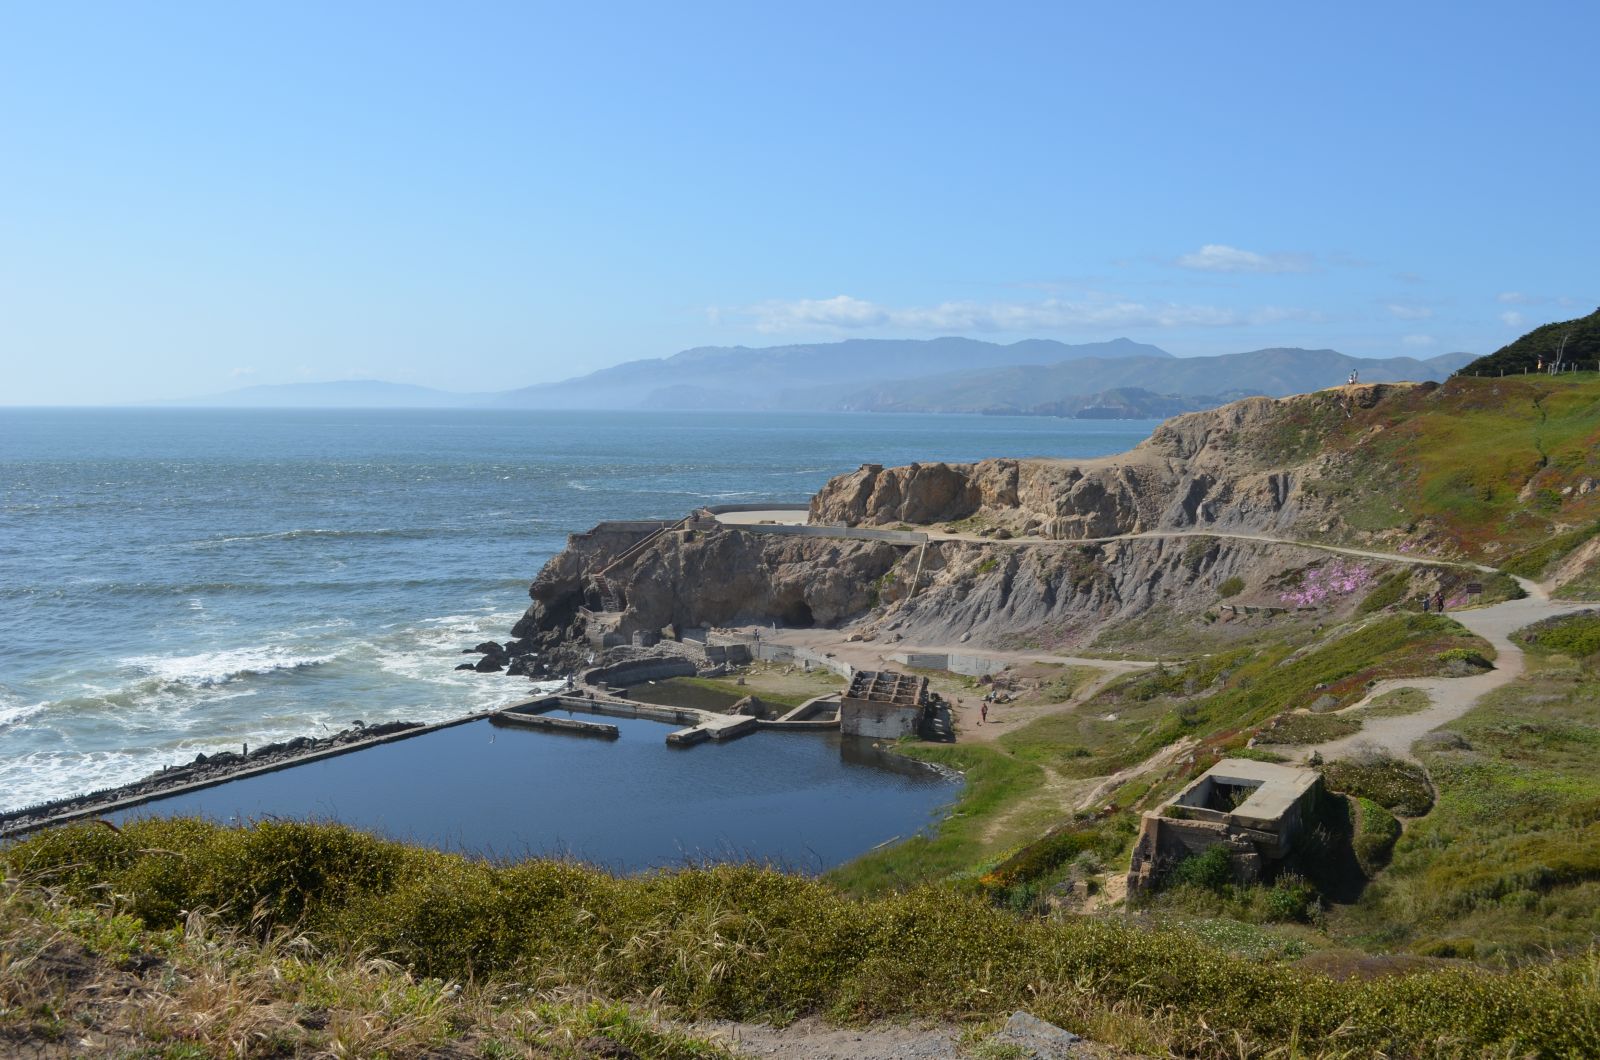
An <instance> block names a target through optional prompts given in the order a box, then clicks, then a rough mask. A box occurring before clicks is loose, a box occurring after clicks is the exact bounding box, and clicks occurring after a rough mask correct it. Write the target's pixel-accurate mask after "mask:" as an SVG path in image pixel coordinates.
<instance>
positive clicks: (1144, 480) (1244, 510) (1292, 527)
mask: <svg viewBox="0 0 1600 1060" xmlns="http://www.w3.org/2000/svg"><path fill="white" fill-rule="evenodd" d="M1401 389H1412V388H1411V387H1404V388H1402V387H1397V386H1390V385H1375V386H1367V387H1354V388H1345V389H1343V390H1341V391H1323V392H1320V393H1317V394H1305V395H1300V396H1297V397H1292V398H1283V399H1277V400H1274V399H1271V398H1251V399H1248V400H1245V401H1239V402H1235V403H1234V404H1231V405H1227V406H1224V407H1222V408H1219V409H1212V410H1209V411H1207V412H1198V413H1193V414H1191V415H1187V416H1179V417H1177V418H1175V419H1172V420H1169V421H1168V422H1167V423H1164V424H1162V425H1161V426H1160V427H1158V428H1157V429H1156V431H1155V432H1154V433H1153V434H1152V435H1151V436H1150V438H1149V439H1147V440H1146V441H1145V442H1144V443H1143V444H1141V445H1140V446H1138V447H1137V448H1135V449H1133V450H1131V451H1130V452H1128V453H1125V454H1122V455H1121V456H1116V457H1109V458H1105V459H1099V460H1085V461H1076V462H1074V461H1065V460H1048V459H1036V460H1012V459H1005V460H983V461H979V462H978V463H974V464H910V465H907V466H905V467H893V468H885V467H882V466H880V465H877V464H868V465H864V466H863V467H861V468H860V470H858V471H855V472H852V473H850V474H848V475H841V476H840V477H838V478H836V479H834V480H833V481H832V482H829V483H828V484H827V485H826V486H825V487H824V488H823V489H822V491H821V492H819V493H818V494H817V496H816V497H815V498H814V499H813V501H812V505H811V518H812V521H813V522H816V523H823V524H837V525H846V526H892V525H896V524H899V523H909V524H913V525H915V524H923V525H928V524H949V523H957V524H960V523H962V522H964V521H970V522H971V523H972V524H973V526H974V528H978V527H982V528H990V529H1004V530H1006V531H1007V532H1009V533H1011V534H1020V535H1025V536H1040V537H1048V538H1053V539H1058V540H1062V539H1064V540H1084V539H1090V538H1097V537H1112V536H1116V535H1120V534H1136V533H1144V532H1148V531H1154V530H1187V529H1194V528H1198V527H1214V528H1217V529H1221V530H1228V531H1231V532H1236V533H1260V534H1265V535H1279V534H1281V535H1285V536H1287V535H1288V533H1289V532H1290V531H1295V532H1298V533H1327V532H1330V531H1332V530H1335V529H1336V528H1337V526H1338V522H1339V517H1338V514H1337V512H1336V510H1335V508H1334V507H1333V505H1332V504H1331V503H1330V502H1329V500H1328V499H1327V498H1325V497H1320V496H1318V495H1316V494H1315V493H1312V492H1308V491H1306V490H1305V489H1303V488H1302V487H1303V484H1304V482H1305V481H1306V480H1307V479H1308V478H1311V477H1315V476H1316V475H1317V474H1318V473H1320V472H1321V471H1322V470H1324V468H1323V466H1322V465H1323V464H1324V463H1325V462H1326V461H1327V460H1328V459H1329V455H1328V454H1326V453H1324V452H1321V451H1320V450H1319V447H1318V446H1317V445H1316V442H1317V441H1318V440H1319V438H1320V436H1321V435H1322V433H1323V432H1324V431H1325V430H1326V428H1327V427H1328V426H1329V425H1331V424H1336V423H1337V422H1339V421H1340V420H1342V419H1346V418H1348V417H1349V416H1350V415H1352V414H1353V413H1354V412H1355V411H1358V410H1361V409H1365V408H1371V407H1373V406H1375V405H1377V404H1378V403H1380V402H1382V401H1384V400H1385V399H1386V398H1387V397H1388V396H1390V395H1391V394H1393V393H1395V392H1397V391H1399V390H1401Z"/></svg>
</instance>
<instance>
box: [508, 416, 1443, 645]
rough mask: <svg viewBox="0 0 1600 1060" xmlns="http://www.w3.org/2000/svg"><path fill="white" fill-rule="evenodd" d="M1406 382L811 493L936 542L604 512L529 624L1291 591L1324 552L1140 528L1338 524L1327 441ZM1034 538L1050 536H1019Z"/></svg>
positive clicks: (998, 629)
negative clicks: (1324, 480)
mask: <svg viewBox="0 0 1600 1060" xmlns="http://www.w3.org/2000/svg"><path fill="white" fill-rule="evenodd" d="M1422 386H1423V387H1432V384H1422ZM1399 392H1406V393H1411V394H1413V395H1415V394H1416V393H1417V392H1418V391H1417V388H1416V387H1415V386H1400V385H1375V386H1366V387H1346V388H1342V389H1341V390H1338V391H1325V392H1321V393H1317V394H1308V395H1303V396H1300V397H1295V398H1285V399H1281V400H1273V399H1270V398H1252V399H1247V400H1244V401H1240V402H1236V403H1234V404H1232V405H1228V406H1226V407H1224V408H1220V409H1214V410H1211V411H1209V412H1202V413H1195V414H1192V415H1187V416H1180V417H1177V418H1176V419H1173V420H1171V421H1169V422H1167V423H1165V424H1163V425H1162V426H1161V427H1159V428H1158V429H1157V430H1156V431H1155V432H1154V433H1153V434H1152V435H1151V437H1150V438H1149V439H1148V440H1147V441H1145V442H1144V443H1143V444H1142V445H1140V446H1138V447H1137V448H1135V449H1134V450H1132V451H1130V452H1128V453H1125V454H1122V455H1120V456H1115V457H1109V458H1104V459H1097V460H1086V461H1078V462H1072V461H1066V460H1052V459H1031V460H1017V459H995V460H983V461H979V462H977V463H973V464H943V463H935V464H910V465H907V466H904V467H890V468H886V467H883V466H881V465H877V464H868V465H864V466H862V467H861V468H860V469H859V470H857V471H854V472H851V473H849V474H846V475H841V476H839V477H837V478H835V479H834V480H832V481H831V482H829V483H828V484H827V485H826V486H825V487H824V488H823V489H822V491H821V492H819V493H818V494H817V496H816V497H815V498H814V499H813V501H812V504H811V511H810V522H811V523H812V524H814V525H828V526H844V527H868V528H870V527H897V526H900V525H902V524H909V525H911V526H913V527H916V526H921V527H929V528H936V529H940V530H954V531H956V532H958V534H959V539H948V538H946V539H943V540H941V539H939V538H937V537H936V538H935V539H934V540H933V541H931V542H930V543H929V544H928V546H927V547H926V548H925V549H921V548H918V547H916V546H907V545H904V544H894V543H889V542H884V541H868V540H842V539H833V538H819V537H803V536H789V535H783V534H777V533H761V532H759V531H758V528H753V527H752V528H737V527H730V526H725V525H721V524H718V523H716V522H715V521H711V520H707V519H686V520H685V521H683V522H681V523H677V524H672V525H671V526H668V525H666V524H662V523H648V524H638V523H615V524H613V523H604V524H601V525H600V526H598V527H596V528H595V529H594V530H592V531H590V532H589V533H587V534H576V535H573V537H572V538H571V540H570V541H569V544H568V548H567V549H566V550H565V551H564V552H562V553H561V554H560V555H558V556H557V557H555V558H554V559H552V560H551V561H550V563H549V564H547V565H546V567H545V569H544V570H543V571H541V572H540V574H539V577H538V579H537V580H536V581H535V582H534V583H533V586H532V588H531V590H530V595H531V596H532V598H533V606H532V607H530V608H529V609H528V612H527V614H526V615H525V616H524V617H523V619H522V620H521V622H519V623H518V624H517V626H516V628H515V629H514V630H513V634H514V636H516V637H517V638H520V640H519V641H518V642H517V643H518V644H519V645H526V646H529V649H530V650H537V651H539V652H540V653H541V658H543V659H546V660H547V661H549V662H550V663H551V664H552V665H554V666H557V667H559V666H560V664H561V663H562V662H563V661H569V660H570V659H572V658H573V654H572V647H571V645H572V644H573V643H574V642H580V641H583V638H584V637H585V635H586V634H587V633H589V632H590V631H591V629H590V626H591V623H597V622H601V621H603V622H605V623H606V626H605V629H606V630H608V631H610V632H614V633H617V634H621V635H622V637H624V638H627V637H630V636H632V635H633V634H635V633H641V632H643V633H646V634H653V633H654V632H655V631H659V630H662V629H666V628H668V627H673V628H676V629H678V630H682V629H685V628H691V627H709V626H731V625H743V624H750V623H759V624H763V625H765V624H767V623H775V624H778V625H781V626H787V627H797V626H799V627H803V626H812V625H821V626H830V627H838V626H843V625H846V624H849V623H853V622H859V623H862V624H863V625H870V626H873V627H874V628H881V629H882V630H884V631H886V632H889V633H891V635H892V633H899V634H901V635H902V636H905V637H914V638H915V639H916V640H918V641H920V642H922V643H953V642H956V641H957V640H960V641H963V642H973V643H979V644H984V643H987V644H993V645H996V646H1001V645H1009V646H1022V645H1025V644H1037V645H1040V646H1045V645H1049V646H1065V645H1083V644H1086V643H1088V642H1089V641H1091V640H1093V639H1094V637H1095V635H1096V634H1097V633H1098V632H1099V631H1102V630H1104V629H1105V628H1107V627H1108V626H1109V625H1114V624H1116V623H1123V622H1128V621H1131V620H1136V619H1139V618H1141V617H1142V616H1144V615H1146V614H1148V613H1150V612H1151V611H1153V610H1164V611H1168V612H1172V613H1174V614H1180V615H1182V614H1187V615H1190V616H1201V615H1203V614H1205V613H1206V612H1207V609H1209V608H1212V607H1214V606H1216V605H1217V604H1218V602H1219V598H1218V593H1217V587H1218V585H1220V584H1221V583H1222V582H1224V581H1233V580H1238V581H1239V582H1240V583H1242V584H1244V585H1246V586H1247V587H1248V588H1249V589H1250V590H1253V591H1255V592H1257V593H1258V595H1259V596H1260V597H1261V599H1264V600H1270V601H1271V602H1272V603H1273V604H1276V603H1278V602H1279V600H1278V596H1277V589H1276V588H1275V587H1273V586H1269V584H1268V581H1269V579H1270V578H1271V577H1272V576H1274V575H1279V574H1282V573H1283V572H1285V571H1292V570H1294V569H1296V568H1303V567H1308V566H1311V565H1314V564H1317V563H1319V562H1323V561H1324V560H1326V559H1327V554H1326V553H1324V552H1318V551H1315V550H1312V549H1308V548H1304V547H1300V546H1295V545H1285V544H1277V543H1273V542H1271V541H1265V540H1262V541H1255V540H1244V539H1240V538H1238V537H1233V538H1207V537H1193V538H1140V539H1126V538H1125V537H1124V535H1131V534H1141V533H1146V532H1150V531H1190V530H1205V529H1215V530H1218V531H1223V532H1226V533H1229V534H1235V535H1259V536H1260V537H1263V538H1272V537H1282V538H1291V537H1292V538H1297V539H1312V538H1315V537H1318V536H1338V535H1339V532H1340V530H1341V526H1340V523H1339V519H1340V516H1339V512H1338V510H1337V507H1336V505H1335V504H1334V502H1333V501H1332V500H1331V499H1330V498H1328V497H1325V496H1323V495H1321V494H1320V493H1318V492H1317V491H1316V490H1315V489H1314V488H1307V483H1308V482H1315V481H1316V480H1318V478H1319V476H1322V475H1324V474H1325V473H1326V472H1327V470H1328V462H1329V461H1333V460H1337V459H1338V456H1337V454H1336V453H1333V452H1332V451H1330V450H1329V449H1328V448H1327V447H1326V446H1325V445H1324V444H1323V442H1324V441H1325V440H1326V439H1327V438H1328V437H1330V436H1331V435H1332V434H1333V433H1334V432H1335V431H1340V430H1347V429H1348V424H1349V422H1350V421H1351V418H1352V417H1353V416H1354V415H1356V413H1357V412H1358V411H1359V410H1362V409H1366V408H1371V407H1373V406H1375V405H1378V404H1380V403H1381V402H1383V401H1384V400H1386V399H1387V398H1388V396H1389V395H1391V394H1394V393H1399ZM975 536H981V537H983V538H986V539H988V540H975V539H974V537H975ZM1019 537H1020V538H1029V539H1034V541H1033V543H1029V542H1028V541H1016V540H1009V539H1015V538H1019ZM1109 538H1122V539H1121V540H1104V539H1109ZM1038 539H1047V540H1046V541H1043V542H1041V541H1039V540H1038ZM1097 539H1099V540H1097ZM1002 541H1006V542H1007V543H1006V544H1001V543H1000V542H1002ZM1070 542H1081V544H1079V545H1076V546H1074V545H1072V544H1070ZM913 585H915V587H916V588H915V591H914V592H913V591H912V587H913ZM588 650H590V649H589V648H588V646H587V643H586V642H585V644H584V648H583V651H584V652H585V653H587V651H588ZM562 651H566V652H567V655H565V656H563V655H561V654H559V653H560V652H562Z"/></svg>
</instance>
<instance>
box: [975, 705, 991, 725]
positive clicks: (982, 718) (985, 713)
mask: <svg viewBox="0 0 1600 1060" xmlns="http://www.w3.org/2000/svg"><path fill="white" fill-rule="evenodd" d="M988 720H989V704H988V702H987V701H985V702H984V704H983V705H982V706H981V707H979V708H978V724H979V725H982V724H983V723H984V722H986V721H988Z"/></svg>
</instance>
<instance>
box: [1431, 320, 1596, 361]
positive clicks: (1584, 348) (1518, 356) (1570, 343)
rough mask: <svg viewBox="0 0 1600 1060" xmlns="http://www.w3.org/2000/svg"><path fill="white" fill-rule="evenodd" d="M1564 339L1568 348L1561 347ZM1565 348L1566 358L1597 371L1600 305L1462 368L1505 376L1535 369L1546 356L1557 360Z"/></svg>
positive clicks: (1501, 348)
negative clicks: (1585, 313)
mask: <svg viewBox="0 0 1600 1060" xmlns="http://www.w3.org/2000/svg"><path fill="white" fill-rule="evenodd" d="M1562 339H1565V340H1566V348H1565V349H1564V350H1561V342H1562ZM1557 350H1561V356H1562V360H1563V361H1567V362H1570V363H1574V364H1577V365H1578V366H1579V367H1580V368H1584V369H1587V370H1588V371H1591V372H1592V371H1595V370H1597V368H1600V309H1597V310H1595V311H1594V312H1593V313H1590V314H1589V315H1588V316H1586V317H1579V318H1578V319H1576V320H1562V321H1558V322H1556V323H1554V324H1546V325H1544V326H1543V327H1540V328H1534V329H1533V330H1532V331H1530V332H1528V333H1527V334H1526V335H1524V336H1522V337H1521V338H1519V339H1517V340H1516V341H1515V342H1512V343H1509V344H1507V345H1505V346H1502V347H1500V349H1498V350H1496V351H1495V352H1493V353H1491V354H1488V355H1487V356H1484V357H1479V358H1478V359H1477V360H1476V361H1473V362H1472V363H1471V364H1468V365H1467V366H1466V367H1464V368H1462V369H1461V372H1460V374H1461V375H1471V376H1501V375H1513V374H1520V373H1521V372H1523V371H1525V370H1526V371H1533V370H1535V369H1536V368H1537V367H1538V364H1539V361H1540V359H1541V358H1542V359H1543V360H1544V363H1545V364H1550V363H1551V362H1553V361H1554V360H1555V356H1556V351H1557Z"/></svg>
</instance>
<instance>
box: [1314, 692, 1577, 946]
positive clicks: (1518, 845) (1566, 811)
mask: <svg viewBox="0 0 1600 1060" xmlns="http://www.w3.org/2000/svg"><path fill="white" fill-rule="evenodd" d="M1450 728H1451V731H1452V732H1453V733H1454V734H1455V738H1454V739H1445V740H1437V741H1434V740H1427V741H1424V742H1422V743H1421V744H1419V745H1418V749H1419V753H1420V754H1421V756H1422V758H1423V760H1424V762H1425V763H1426V765H1427V768H1428V772H1429V774H1430V775H1431V777H1432V780H1433V784H1434V786H1435V787H1436V789H1437V803H1436V805H1435V806H1434V807H1433V810H1432V812H1431V813H1429V814H1428V815H1427V816H1426V817H1423V818H1421V819H1420V820H1416V821H1413V822H1411V823H1410V824H1409V825H1408V826H1407V828H1406V832H1405V835H1404V836H1403V837H1402V838H1401V839H1400V841H1399V842H1398V843H1397V844H1396V845H1395V850H1394V857H1393V860H1392V862H1391V864H1390V866H1389V868H1388V869H1387V870H1386V871H1385V872H1384V873H1383V874H1382V875H1381V876H1380V877H1379V878H1378V879H1377V881H1375V882H1374V884H1373V885H1372V887H1371V888H1369V890H1368V893H1367V894H1366V895H1365V896H1363V898H1362V900H1361V902H1360V903H1359V904H1358V905H1356V906H1355V907H1353V908H1351V909H1349V910H1343V911H1341V913H1340V916H1339V918H1338V921H1339V923H1338V930H1339V933H1340V934H1342V935H1343V936H1345V937H1348V938H1350V939H1352V940H1354V941H1356V942H1358V943H1360V944H1362V945H1366V946H1381V947H1385V948H1400V947H1404V948H1407V949H1410V950H1412V951H1413V952H1418V953H1429V954H1435V955H1439V956H1458V957H1469V958H1476V959H1478V960H1500V961H1507V962H1515V961H1523V960H1528V959H1535V958H1539V957H1541V956H1542V955H1546V954H1548V953H1549V952H1550V951H1552V950H1553V951H1555V952H1558V953H1560V952H1573V951H1584V950H1586V949H1588V948H1589V947H1590V946H1592V945H1593V942H1594V939H1595V938H1596V936H1597V934H1600V674H1597V672H1596V669H1595V665H1594V663H1593V662H1589V663H1586V664H1585V665H1584V666H1582V667H1581V668H1576V669H1574V668H1568V669H1564V670H1550V671H1541V672H1536V673H1533V674H1531V675H1529V676H1527V677H1524V678H1523V679H1522V680H1520V681H1518V682H1516V683H1514V684H1512V685H1508V686H1507V687H1505V688H1502V689H1500V690H1498V691H1496V692H1494V693H1491V694H1490V696H1488V697H1487V698H1486V699H1485V700H1484V702H1483V703H1481V704H1480V705H1478V706H1477V707H1475V708H1473V710H1471V711H1470V712H1468V713H1467V714H1466V715H1465V716H1463V717H1462V718H1461V719H1459V720H1458V721H1456V722H1455V723H1454V724H1452V725H1451V727H1450ZM1331 782H1332V778H1331V777H1330V783H1331ZM1378 801H1382V800H1378Z"/></svg>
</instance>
